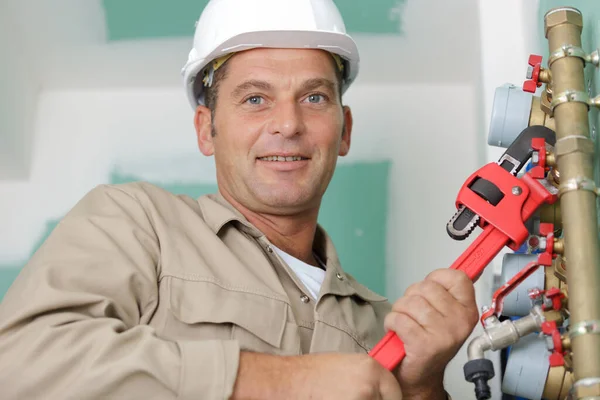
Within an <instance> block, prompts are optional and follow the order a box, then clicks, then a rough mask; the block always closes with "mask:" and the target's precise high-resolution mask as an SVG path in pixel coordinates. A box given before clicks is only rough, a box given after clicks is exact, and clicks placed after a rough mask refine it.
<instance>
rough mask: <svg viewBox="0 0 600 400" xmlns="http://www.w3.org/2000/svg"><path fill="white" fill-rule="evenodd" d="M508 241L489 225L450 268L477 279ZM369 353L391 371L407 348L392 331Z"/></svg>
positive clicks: (473, 279) (402, 357)
mask: <svg viewBox="0 0 600 400" xmlns="http://www.w3.org/2000/svg"><path fill="white" fill-rule="evenodd" d="M508 242H509V238H508V237H507V236H506V235H505V234H503V233H502V232H500V231H499V230H497V229H496V228H494V227H493V226H491V225H488V226H486V227H485V228H484V229H483V232H482V233H481V234H480V235H479V236H478V237H477V239H475V241H473V243H471V245H470V246H469V247H468V248H467V250H466V251H465V252H464V253H462V254H461V255H460V256H459V257H458V258H457V259H456V261H455V262H454V264H452V265H451V266H450V268H451V269H457V270H460V271H464V272H465V273H466V274H467V276H468V277H469V279H471V280H472V281H476V280H477V279H478V278H479V276H480V275H481V273H482V272H483V270H484V269H485V267H487V265H488V264H489V263H490V261H492V259H493V258H494V257H495V256H496V255H497V254H498V253H499V252H500V250H502V248H503V247H504V246H505V245H506V244H507V243H508ZM369 355H370V356H371V357H373V358H374V359H375V360H376V361H377V362H379V364H381V365H382V366H383V367H384V368H386V369H387V370H389V371H391V370H392V369H394V368H395V367H396V366H397V365H398V364H400V362H401V361H402V360H403V359H404V356H405V355H406V350H405V349H404V342H402V339H400V338H399V337H398V335H396V333H395V332H392V331H390V332H388V333H387V334H386V335H385V336H384V337H383V339H381V340H380V341H379V343H377V345H375V347H373V349H372V350H371V351H370V352H369Z"/></svg>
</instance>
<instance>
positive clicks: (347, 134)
mask: <svg viewBox="0 0 600 400" xmlns="http://www.w3.org/2000/svg"><path fill="white" fill-rule="evenodd" d="M352 122H353V121H352V111H351V110H350V107H348V106H344V131H343V132H342V142H341V143H340V152H339V155H340V156H345V155H346V154H348V152H349V151H350V138H351V136H352Z"/></svg>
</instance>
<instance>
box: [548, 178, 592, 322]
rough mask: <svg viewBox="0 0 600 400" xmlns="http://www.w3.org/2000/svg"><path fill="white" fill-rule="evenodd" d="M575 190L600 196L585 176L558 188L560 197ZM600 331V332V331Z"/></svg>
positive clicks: (562, 184) (573, 179) (572, 179)
mask: <svg viewBox="0 0 600 400" xmlns="http://www.w3.org/2000/svg"><path fill="white" fill-rule="evenodd" d="M574 190H587V191H590V192H592V193H594V194H595V195H596V196H600V190H599V189H598V188H597V187H596V183H595V182H594V181H593V180H591V179H590V178H586V177H583V176H578V177H576V178H571V179H569V180H568V181H565V182H561V184H560V186H559V189H558V197H559V198H560V197H562V196H563V195H564V194H565V193H568V192H572V191H574ZM596 322H598V321H596ZM598 333H600V331H599V332H598Z"/></svg>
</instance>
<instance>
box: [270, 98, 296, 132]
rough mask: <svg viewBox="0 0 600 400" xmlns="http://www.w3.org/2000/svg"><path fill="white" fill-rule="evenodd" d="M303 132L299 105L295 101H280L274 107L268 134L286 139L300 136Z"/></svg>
mask: <svg viewBox="0 0 600 400" xmlns="http://www.w3.org/2000/svg"><path fill="white" fill-rule="evenodd" d="M303 131H304V119H303V115H302V109H301V105H300V104H298V103H297V102H296V101H287V100H286V101H280V102H278V104H277V105H276V106H275V109H274V110H273V114H272V120H271V123H270V126H269V132H270V133H272V134H280V135H282V136H284V137H286V138H290V137H293V136H295V135H300V134H301V133H302V132H303Z"/></svg>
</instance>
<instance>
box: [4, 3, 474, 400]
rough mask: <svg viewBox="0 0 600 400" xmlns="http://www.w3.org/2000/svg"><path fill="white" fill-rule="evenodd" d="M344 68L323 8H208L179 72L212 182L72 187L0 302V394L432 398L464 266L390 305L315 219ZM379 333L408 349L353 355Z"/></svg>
mask: <svg viewBox="0 0 600 400" xmlns="http://www.w3.org/2000/svg"><path fill="white" fill-rule="evenodd" d="M357 71H358V53H357V50H356V47H355V45H354V43H353V42H352V40H351V39H350V37H349V36H347V35H346V34H345V33H344V25H343V21H342V19H341V17H340V15H339V13H338V10H337V9H336V7H335V5H334V4H333V2H332V0H295V1H281V0H252V1H249V0H213V1H211V2H210V3H209V4H208V6H207V7H206V9H205V10H204V12H203V14H202V16H201V18H200V21H199V23H198V26H197V31H196V36H195V43H194V49H193V50H192V51H191V53H190V58H189V60H188V63H187V64H186V66H185V67H184V70H183V74H184V81H185V83H186V90H187V92H188V98H189V100H190V102H191V103H192V106H193V108H194V110H195V119H194V122H195V127H196V131H197V137H198V145H199V148H200V150H201V152H202V153H203V154H204V155H206V156H212V155H214V157H215V163H216V166H217V182H218V187H219V193H218V194H215V195H211V196H203V197H201V198H200V199H197V200H193V199H191V198H189V197H186V196H174V195H172V194H170V193H167V192H165V191H163V190H161V189H159V188H157V187H155V186H152V185H149V184H145V183H137V184H127V185H121V186H100V187H98V188H96V189H94V190H93V191H91V192H90V193H89V194H88V195H87V196H85V198H84V199H83V200H81V201H80V202H79V204H77V205H76V206H75V207H74V208H73V210H71V212H70V213H69V214H68V215H67V216H66V217H65V218H64V219H63V220H62V221H61V223H60V224H59V225H58V227H57V228H56V229H55V231H54V232H53V233H52V235H51V237H50V238H49V239H48V240H47V241H46V243H45V244H44V245H43V246H42V247H41V249H40V250H39V251H38V252H37V253H36V254H35V256H34V257H33V258H32V260H31V261H30V263H29V264H28V265H27V266H26V267H25V269H24V270H23V272H22V273H21V274H20V276H19V277H18V278H17V280H16V281H15V283H14V285H13V287H12V288H11V289H10V291H9V292H8V293H7V295H6V298H5V300H4V302H3V303H2V305H1V306H0V354H2V357H0V384H1V387H2V392H3V398H18V399H30V398H53V399H54V398H73V399H85V398H119V399H122V398H127V399H134V398H135V399H137V398H140V399H142V398H143V399H147V398H157V399H170V398H173V399H174V398H181V399H226V398H231V399H357V400H370V399H385V400H388V399H389V400H394V399H401V398H403V399H429V400H437V399H445V398H446V393H445V390H444V387H443V376H444V369H445V367H446V365H447V363H448V362H449V361H450V359H451V358H452V357H453V356H454V355H455V354H456V352H457V351H458V349H459V347H460V346H461V345H462V343H463V342H464V341H465V340H466V338H467V336H468V335H469V333H470V332H471V330H472V328H473V327H474V325H475V323H476V321H477V309H476V305H475V300H474V291H473V285H472V284H471V282H470V281H469V280H468V279H467V277H466V275H465V274H463V273H462V272H458V271H450V270H439V271H435V272H434V273H432V274H430V275H429V276H428V277H427V278H426V279H425V280H424V281H422V282H420V283H417V284H414V285H412V286H411V287H410V288H409V289H408V290H407V292H406V293H405V295H404V296H403V297H402V298H401V299H399V300H398V301H396V302H395V304H394V305H393V306H392V305H390V304H389V303H388V302H387V301H386V299H384V298H382V297H380V296H378V295H377V294H375V293H372V292H371V291H369V290H368V289H367V288H365V287H363V286H362V285H360V284H359V283H358V282H356V281H355V280H354V279H353V278H352V277H351V276H349V275H348V274H346V273H345V272H344V271H343V270H342V268H341V266H340V264H339V261H338V258H337V255H336V253H335V249H334V246H333V244H332V242H331V241H330V240H329V238H328V236H327V234H326V233H325V232H324V231H323V229H322V228H321V227H319V226H318V225H317V215H318V212H319V206H320V202H321V199H322V196H323V194H324V192H325V190H326V188H327V186H328V184H329V181H330V179H331V177H332V175H333V172H334V169H335V165H336V161H337V157H338V156H344V155H346V154H347V153H348V151H349V149H350V138H351V132H352V114H351V111H350V109H349V108H348V107H347V106H342V103H341V95H342V93H343V92H344V91H345V90H346V89H347V87H348V86H349V85H350V83H351V82H352V81H353V80H354V78H355V77H356V74H357ZM348 217H349V218H351V216H348ZM365 267H368V266H365ZM386 330H393V331H394V332H396V333H397V334H398V335H399V336H400V337H401V338H402V339H403V340H404V342H405V345H406V353H407V355H406V358H405V359H404V361H403V362H402V363H401V365H400V367H399V368H397V370H395V371H392V372H390V371H387V370H385V369H384V368H382V367H381V366H380V365H379V364H378V363H377V362H376V361H374V360H372V359H371V358H370V357H369V356H368V355H367V352H368V351H369V350H370V349H371V348H372V347H373V346H374V345H375V344H376V343H377V342H378V341H379V339H381V338H382V337H383V336H384V334H385V333H386Z"/></svg>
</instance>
